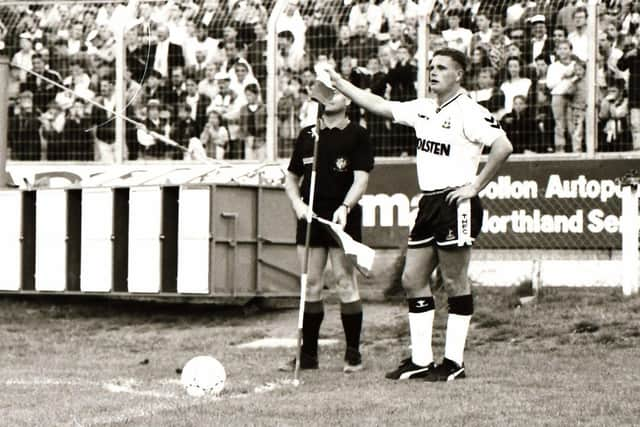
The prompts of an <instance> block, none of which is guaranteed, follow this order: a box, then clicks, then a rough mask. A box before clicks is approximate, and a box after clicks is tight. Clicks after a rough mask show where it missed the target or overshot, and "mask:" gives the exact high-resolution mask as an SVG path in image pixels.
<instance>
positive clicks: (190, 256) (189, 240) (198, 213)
mask: <svg viewBox="0 0 640 427" xmlns="http://www.w3.org/2000/svg"><path fill="white" fill-rule="evenodd" d="M210 194H211V193H210V191H209V189H208V188H187V187H182V188H180V204H179V213H178V218H179V222H178V293H199V294H206V293H209V224H210V221H211V220H210Z"/></svg>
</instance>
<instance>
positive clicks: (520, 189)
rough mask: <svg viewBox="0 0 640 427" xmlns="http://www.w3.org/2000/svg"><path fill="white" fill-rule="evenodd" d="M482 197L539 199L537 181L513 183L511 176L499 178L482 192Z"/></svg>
mask: <svg viewBox="0 0 640 427" xmlns="http://www.w3.org/2000/svg"><path fill="white" fill-rule="evenodd" d="M480 197H482V198H487V199H490V200H495V199H537V198H538V183H537V182H536V181H512V180H511V177H510V176H499V177H498V179H496V180H495V181H491V182H490V183H489V184H487V186H486V187H485V188H484V189H483V190H482V191H481V192H480Z"/></svg>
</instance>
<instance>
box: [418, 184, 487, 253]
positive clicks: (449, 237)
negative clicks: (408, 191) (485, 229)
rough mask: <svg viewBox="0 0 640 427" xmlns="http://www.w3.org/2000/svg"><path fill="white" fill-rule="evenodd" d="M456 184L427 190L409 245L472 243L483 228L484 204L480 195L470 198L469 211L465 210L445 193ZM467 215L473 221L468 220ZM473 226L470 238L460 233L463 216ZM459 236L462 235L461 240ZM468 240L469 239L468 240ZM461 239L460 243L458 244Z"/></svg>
mask: <svg viewBox="0 0 640 427" xmlns="http://www.w3.org/2000/svg"><path fill="white" fill-rule="evenodd" d="M454 190H455V188H451V189H444V190H437V191H432V192H424V193H423V195H422V198H421V199H420V202H419V204H418V215H417V216H416V222H415V224H414V225H413V227H412V228H411V232H410V233H409V249H411V248H423V247H426V246H431V245H436V246H437V247H438V248H442V249H447V248H450V249H454V248H457V247H459V246H466V245H471V242H472V241H473V240H474V239H475V238H476V237H477V236H478V234H480V230H481V228H482V204H481V203H480V198H479V197H478V196H476V197H474V198H472V199H471V200H470V201H469V207H470V209H469V212H467V213H466V215H465V212H464V209H460V208H459V207H458V206H457V204H456V203H455V202H454V203H452V204H449V203H447V202H446V201H445V197H446V196H447V194H449V193H450V192H452V191H454ZM467 217H468V219H469V221H470V224H469V223H468V222H467V221H466V218H467ZM462 218H464V219H465V221H464V226H465V227H469V229H470V232H469V234H470V236H469V237H470V239H468V240H467V239H465V238H464V236H463V237H461V236H460V234H464V233H461V231H459V228H460V223H461V221H460V219H462ZM459 239H462V240H461V241H460V240H459ZM465 240H467V241H465ZM459 241H460V243H461V244H459Z"/></svg>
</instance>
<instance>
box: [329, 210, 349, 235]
mask: <svg viewBox="0 0 640 427" xmlns="http://www.w3.org/2000/svg"><path fill="white" fill-rule="evenodd" d="M347 214H348V212H347V207H346V206H345V205H340V206H339V207H338V209H336V210H335V212H333V218H331V221H333V222H335V223H336V224H338V225H339V226H340V227H341V228H343V229H344V227H345V225H347Z"/></svg>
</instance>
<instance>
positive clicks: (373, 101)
mask: <svg viewBox="0 0 640 427" xmlns="http://www.w3.org/2000/svg"><path fill="white" fill-rule="evenodd" d="M326 70H327V72H328V73H329V76H331V81H332V82H333V85H334V86H335V88H336V89H338V90H339V91H340V92H342V93H343V94H344V95H345V96H346V97H347V98H350V99H351V100H352V101H353V102H355V103H356V104H358V105H359V106H360V107H362V108H364V109H366V110H368V111H370V112H372V113H374V114H377V115H379V116H382V117H385V118H387V119H393V112H392V111H391V102H390V101H389V100H387V99H384V98H382V97H380V96H378V95H374V94H373V93H371V92H368V91H366V90H364V89H360V88H359V87H357V86H355V85H353V84H351V83H350V82H349V81H348V80H346V79H344V78H342V76H340V74H338V73H337V72H336V71H335V70H334V69H332V68H327V69H326Z"/></svg>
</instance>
